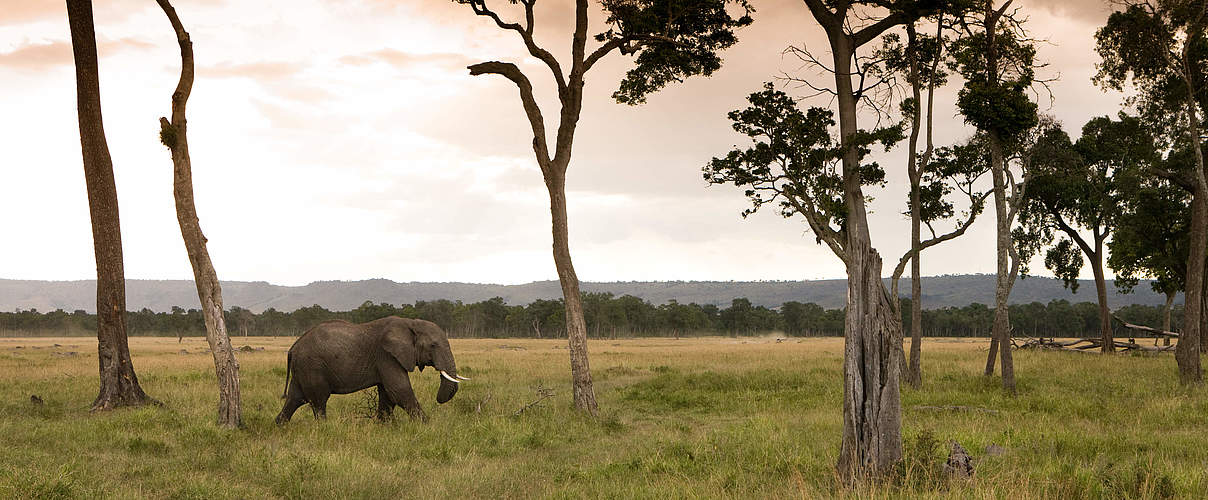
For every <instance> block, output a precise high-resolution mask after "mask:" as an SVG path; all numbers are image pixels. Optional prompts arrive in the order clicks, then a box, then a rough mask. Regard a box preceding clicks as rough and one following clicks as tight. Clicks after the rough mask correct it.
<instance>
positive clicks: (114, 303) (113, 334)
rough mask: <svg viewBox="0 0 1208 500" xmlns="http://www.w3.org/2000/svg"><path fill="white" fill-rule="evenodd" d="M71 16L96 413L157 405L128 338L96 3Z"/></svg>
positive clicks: (79, 2)
mask: <svg viewBox="0 0 1208 500" xmlns="http://www.w3.org/2000/svg"><path fill="white" fill-rule="evenodd" d="M67 18H68V22H69V24H70V28H71V47H72V53H73V56H74V60H75V70H76V102H77V111H78V113H79V122H80V150H81V152H82V155H83V159H84V179H85V182H86V185H87V190H88V212H89V215H90V216H91V218H92V246H93V251H94V253H95V254H96V274H97V280H96V292H97V293H96V310H97V335H96V336H97V359H98V361H99V364H100V390H99V391H98V392H97V397H96V400H95V401H93V403H92V411H97V410H109V409H112V408H116V407H120V406H139V405H143V404H147V403H157V402H156V401H155V400H154V399H151V398H150V397H148V396H147V395H146V393H144V392H143V389H142V387H141V386H140V385H139V383H138V376H137V375H135V373H134V364H133V362H132V361H131V359H130V346H129V343H128V341H127V339H126V280H125V269H124V266H123V261H122V230H121V222H120V219H119V216H118V203H117V185H116V183H115V182H114V178H113V159H112V158H111V157H110V156H109V145H108V144H107V143H106V141H105V128H104V125H103V123H102V119H101V87H100V78H99V75H98V73H99V71H98V68H97V55H96V33H95V31H94V28H93V18H92V2H91V1H90V0H68V1H67Z"/></svg>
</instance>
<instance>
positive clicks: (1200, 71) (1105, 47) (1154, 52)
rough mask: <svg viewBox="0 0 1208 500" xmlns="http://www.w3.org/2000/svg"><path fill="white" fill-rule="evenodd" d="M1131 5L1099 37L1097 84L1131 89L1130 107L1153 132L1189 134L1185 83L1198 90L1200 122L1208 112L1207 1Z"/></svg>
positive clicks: (1114, 16) (1171, 0) (1164, 0)
mask: <svg viewBox="0 0 1208 500" xmlns="http://www.w3.org/2000/svg"><path fill="white" fill-rule="evenodd" d="M1127 3H1128V4H1129V5H1128V7H1127V8H1125V9H1124V10H1121V11H1116V12H1113V13H1112V15H1111V16H1110V17H1108V20H1107V23H1106V24H1105V25H1104V26H1103V27H1102V28H1100V29H1099V31H1097V32H1096V33H1095V42H1096V45H1095V49H1096V51H1097V52H1098V53H1099V56H1100V57H1101V58H1102V63H1100V64H1099V66H1098V69H1099V71H1098V73H1097V74H1096V75H1095V82H1096V83H1098V84H1099V85H1101V86H1103V87H1105V88H1111V89H1116V90H1126V89H1130V90H1131V94H1132V97H1130V99H1129V102H1130V103H1131V104H1133V105H1135V106H1136V107H1137V109H1138V111H1139V112H1140V113H1141V115H1142V117H1143V118H1144V119H1145V121H1146V122H1147V124H1148V126H1149V127H1151V128H1152V129H1153V130H1154V131H1155V133H1157V132H1161V133H1164V134H1165V135H1167V136H1170V137H1177V136H1179V135H1185V134H1184V133H1183V131H1184V130H1185V124H1186V120H1185V119H1184V118H1182V117H1183V116H1185V112H1186V105H1187V96H1188V87H1187V83H1188V82H1187V79H1189V80H1190V81H1191V84H1192V85H1193V86H1194V88H1195V90H1194V93H1193V94H1192V97H1193V98H1194V100H1195V102H1197V103H1198V106H1199V108H1200V111H1199V113H1200V119H1201V120H1208V117H1205V116H1204V114H1203V113H1204V111H1205V110H1208V15H1205V13H1206V12H1208V2H1205V1H1204V0H1157V1H1154V2H1147V4H1148V5H1142V4H1139V3H1138V2H1131V1H1130V2H1127ZM1183 48H1185V49H1186V50H1185V51H1184V50H1182V49H1183ZM1184 71H1186V74H1185V75H1183V74H1181V73H1183V72H1184ZM1184 76H1186V79H1184ZM1129 84H1131V88H1130V87H1128V85H1129Z"/></svg>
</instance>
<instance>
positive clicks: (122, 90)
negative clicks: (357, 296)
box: [0, 0, 1122, 284]
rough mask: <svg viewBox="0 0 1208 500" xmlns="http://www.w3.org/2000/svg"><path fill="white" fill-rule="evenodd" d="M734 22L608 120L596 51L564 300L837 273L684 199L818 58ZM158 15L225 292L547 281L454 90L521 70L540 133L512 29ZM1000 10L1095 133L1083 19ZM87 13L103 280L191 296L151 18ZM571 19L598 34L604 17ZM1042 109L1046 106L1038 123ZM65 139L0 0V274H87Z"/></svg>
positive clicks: (546, 21)
mask: <svg viewBox="0 0 1208 500" xmlns="http://www.w3.org/2000/svg"><path fill="white" fill-rule="evenodd" d="M495 3H496V4H499V8H500V10H503V11H506V12H508V13H509V15H511V13H512V12H514V11H512V10H510V9H508V8H507V7H506V2H503V1H500V0H497V1H496V2H495ZM753 3H754V5H755V7H756V9H757V12H756V14H755V16H754V17H755V23H754V24H753V25H752V26H751V27H749V28H746V29H744V30H742V32H741V33H740V34H739V39H740V40H741V41H740V42H739V44H738V45H736V46H735V47H734V48H732V49H731V50H729V51H728V52H726V53H725V54H724V57H725V60H726V62H725V65H724V66H723V68H722V70H721V71H719V72H718V73H716V74H715V75H714V76H713V77H712V78H693V79H689V80H688V81H687V82H685V83H684V84H681V85H675V86H671V87H669V88H667V89H665V90H664V91H662V92H660V93H658V94H655V95H653V96H651V98H650V100H649V103H648V104H645V105H643V106H638V107H628V106H623V105H618V104H615V103H614V102H613V101H612V100H611V99H610V98H609V95H610V94H611V93H612V91H613V90H614V89H615V87H616V85H617V83H618V81H619V79H620V78H621V76H622V75H623V73H624V71H625V69H626V68H627V64H628V63H629V60H628V59H626V58H625V57H623V56H621V55H619V54H616V53H614V54H613V55H611V56H610V57H609V58H608V59H607V60H606V63H602V64H600V65H597V67H595V68H594V69H593V70H592V72H591V73H590V74H589V75H588V78H587V88H586V97H585V104H584V111H583V113H582V120H581V122H580V126H579V130H578V134H577V138H576V142H575V150H574V157H573V160H572V163H571V166H570V170H569V174H568V181H567V184H568V186H567V189H568V198H569V205H570V237H571V251H572V255H573V256H574V259H575V266H576V268H577V270H578V274H579V277H580V279H583V280H588V281H616V280H764V279H776V280H799V279H823V278H839V277H843V276H844V270H843V267H842V265H841V263H840V262H839V261H838V260H837V259H836V258H835V257H834V256H833V254H831V253H830V251H829V250H827V249H826V248H825V247H823V246H819V245H817V244H816V243H815V242H814V238H813V237H812V235H809V234H807V231H806V230H807V228H806V225H805V223H804V221H803V220H801V219H790V220H786V219H783V218H781V217H779V216H777V215H775V214H774V213H772V212H771V211H769V212H768V213H759V214H756V215H754V216H752V217H751V218H749V219H747V220H743V219H742V218H741V217H740V215H739V214H740V212H741V211H742V209H743V208H745V207H746V206H747V201H746V199H745V198H744V197H743V195H742V193H741V191H740V190H738V189H736V188H734V187H732V186H712V187H708V186H706V184H705V182H704V181H703V180H702V177H701V166H702V165H704V164H705V163H706V162H707V161H708V160H709V159H710V158H711V157H712V156H717V155H721V154H724V153H725V152H726V151H728V150H729V149H730V148H731V147H733V146H734V145H735V144H742V141H741V139H742V138H741V137H740V136H738V135H737V134H735V133H734V132H733V131H732V130H731V128H730V124H729V122H728V120H727V119H726V118H725V113H726V112H728V111H730V110H733V109H737V108H739V107H742V105H743V103H744V102H745V101H744V99H745V96H746V95H747V94H748V93H750V92H753V91H755V90H758V89H759V87H760V85H761V83H762V82H765V81H769V80H772V79H774V78H775V77H776V76H777V75H780V74H782V73H785V72H788V73H792V74H794V75H798V76H809V75H810V73H808V72H807V73H803V72H801V71H800V70H799V64H798V63H797V62H796V61H794V60H790V59H785V58H782V57H781V51H782V50H783V49H784V48H785V47H787V46H789V45H791V44H795V45H802V44H804V45H806V46H808V47H810V48H811V49H813V50H814V51H815V52H817V53H821V54H825V53H826V45H825V43H824V41H823V38H822V37H821V32H820V30H819V29H818V28H817V26H816V25H815V24H814V23H813V22H812V21H811V19H810V18H809V16H808V12H807V9H806V8H805V6H804V4H803V3H802V2H799V1H795V0H755V1H754V2H753ZM175 5H176V8H177V11H178V12H179V14H180V16H181V19H182V21H183V22H184V24H185V27H186V29H187V30H188V31H189V32H190V33H191V35H192V39H193V42H194V51H195V54H196V60H197V80H196V84H195V85H194V90H193V95H192V98H191V99H190V101H189V142H190V146H191V147H190V149H191V152H192V156H193V168H194V181H195V187H196V193H197V204H198V210H199V212H200V216H201V222H202V227H203V229H204V230H205V232H206V235H207V236H208V237H209V239H210V246H209V248H210V251H211V253H212V255H213V259H214V263H215V266H216V267H217V270H218V274H219V276H220V277H221V278H222V279H224V280H249V281H259V280H263V281H269V282H273V283H278V284H305V283H307V282H311V281H316V280H357V279H366V278H388V279H392V280H396V281H469V282H488V283H523V282H528V281H533V280H544V279H556V276H557V275H556V273H555V271H554V265H553V261H552V259H551V257H550V231H549V228H550V222H549V209H548V203H549V200H548V196H547V194H546V192H545V187H544V185H543V184H542V181H541V175H540V172H539V170H538V169H537V167H536V166H535V163H534V160H533V154H532V149H531V141H532V137H531V134H530V132H529V128H528V124H527V121H526V120H525V118H524V114H523V112H522V110H521V107H520V103H519V99H518V97H517V92H516V88H515V86H514V85H513V84H512V83H511V82H508V81H506V80H504V79H503V78H500V77H496V76H480V77H471V76H469V74H468V72H467V70H466V69H465V67H466V66H467V65H468V64H473V63H475V62H480V61H485V60H505V61H513V62H516V63H518V64H520V65H521V68H522V69H523V70H524V71H525V72H526V73H528V74H529V76H530V78H531V79H532V80H533V81H534V84H535V85H537V87H538V90H539V97H542V98H543V111H544V114H545V116H546V117H547V120H553V119H556V116H557V108H556V107H555V105H556V100H555V99H553V95H552V91H551V89H552V84H551V79H550V76H549V73H548V71H547V70H546V69H545V68H544V66H540V65H538V63H536V62H535V60H533V59H531V58H527V57H525V56H524V54H525V53H524V51H523V45H522V44H521V43H520V41H519V40H518V39H517V38H516V37H515V36H514V33H510V32H508V33H505V32H502V31H500V30H498V29H497V28H495V27H494V26H493V24H491V23H490V21H489V20H487V19H486V18H482V17H476V16H474V15H472V13H471V12H470V10H469V8H468V7H466V6H464V5H456V4H453V3H452V2H449V1H447V0H367V1H354V0H293V1H291V2H289V8H288V9H282V8H275V9H267V8H262V7H263V6H265V5H267V4H263V5H261V4H260V3H259V2H257V3H255V5H256V7H251V6H250V4H248V3H246V2H238V1H235V0H178V1H177V2H175ZM1022 7H1023V10H1022V12H1023V13H1024V14H1026V15H1027V16H1029V17H1030V21H1029V22H1028V26H1030V28H1031V30H1032V31H1033V33H1034V34H1035V35H1036V36H1038V37H1041V38H1047V39H1048V43H1047V44H1043V45H1041V46H1040V48H1039V54H1040V55H1039V57H1040V59H1041V60H1042V61H1044V62H1047V63H1048V64H1049V67H1048V68H1047V69H1046V70H1044V72H1043V74H1044V75H1047V76H1050V77H1055V76H1058V75H1059V76H1060V80H1059V81H1058V82H1056V83H1054V84H1053V85H1052V91H1053V94H1054V97H1055V102H1054V104H1053V106H1052V107H1051V109H1048V112H1050V113H1053V114H1055V115H1056V116H1057V117H1058V118H1059V119H1060V120H1061V121H1062V122H1063V123H1064V124H1065V126H1066V129H1067V130H1068V131H1070V132H1071V135H1075V136H1076V135H1077V133H1078V130H1080V128H1081V126H1082V124H1083V123H1085V122H1086V121H1087V120H1088V119H1090V118H1091V117H1094V116H1101V115H1114V114H1115V113H1116V112H1117V111H1118V110H1119V109H1120V102H1121V100H1122V96H1121V95H1119V94H1116V93H1105V92H1103V91H1101V90H1100V89H1099V88H1097V87H1095V86H1094V85H1093V84H1092V83H1091V81H1090V77H1091V75H1092V74H1093V73H1094V66H1095V63H1096V62H1098V60H1099V59H1098V56H1097V55H1096V54H1095V52H1094V40H1093V34H1094V31H1095V29H1096V28H1097V27H1098V26H1099V25H1101V24H1102V23H1103V22H1104V20H1105V19H1106V15H1107V7H1106V6H1105V5H1104V3H1103V2H1099V1H1086V0H1082V1H1071V2H1040V1H1036V0H1033V1H1030V2H1025V3H1023V4H1022ZM572 10H573V3H572V2H570V1H569V0H543V1H542V2H540V3H539V8H538V12H537V34H538V40H539V42H541V43H543V44H547V45H548V46H549V48H550V49H551V50H554V51H555V53H556V54H557V55H558V56H559V57H561V58H565V57H567V56H569V54H568V49H567V48H568V42H569V39H570V33H571V29H572V28H573V26H572V23H571V21H572V18H571V13H572ZM95 15H96V24H97V29H96V31H97V35H98V37H99V41H98V43H99V47H100V49H99V52H100V73H101V75H100V76H101V95H102V102H103V111H104V119H105V131H106V133H107V135H108V141H109V147H110V150H111V152H112V154H113V161H114V170H115V172H116V176H117V185H118V196H119V200H120V206H121V222H122V238H123V244H124V248H125V258H126V276H127V277H128V278H145V279H188V278H191V277H192V272H191V270H190V268H189V265H188V261H187V258H186V255H185V250H184V245H183V244H182V242H181V238H180V232H179V229H178V226H177V224H176V219H175V213H174V207H173V201H172V164H171V161H170V159H169V156H168V153H167V151H166V149H165V148H164V147H163V146H162V145H160V144H159V141H158V135H157V134H158V117H160V116H164V115H167V114H168V113H169V106H170V101H169V98H170V95H171V93H172V91H173V90H174V88H175V85H176V80H177V78H178V76H179V71H180V70H179V64H180V59H179V52H178V49H177V48H176V44H175V39H174V36H173V32H172V28H171V26H170V25H169V24H168V21H167V19H166V18H165V17H164V15H163V12H162V11H160V10H159V8H158V7H157V6H156V4H155V2H152V1H150V0H110V1H103V2H96V5H95ZM593 16H594V17H593V18H592V21H593V30H594V31H599V30H600V28H601V24H600V20H601V16H600V15H599V13H598V12H593ZM509 35H512V36H509ZM593 43H594V42H593ZM819 81H820V82H824V81H825V80H822V79H820V80H819ZM955 91H956V86H955V85H954V86H953V88H950V89H948V90H946V91H945V92H942V93H941V95H940V96H939V99H937V110H938V114H937V118H938V133H937V137H936V138H937V142H938V143H939V144H948V143H952V142H955V141H958V140H960V139H962V138H965V137H967V136H968V135H970V134H971V129H970V128H969V127H967V126H965V125H964V124H963V123H962V121H961V119H960V118H959V116H957V115H956V111H955V108H954V107H953V105H952V102H953V100H954V97H955ZM807 104H813V105H826V104H827V102H826V101H825V100H819V101H812V102H808V103H807ZM1048 107H1049V105H1048V101H1047V98H1046V99H1045V100H1044V101H1043V102H1042V103H1041V108H1042V109H1044V108H1048ZM554 126H555V125H554V124H553V123H552V122H551V123H549V124H547V127H548V128H550V129H552V128H553V127H554ZM77 127H78V124H77V122H76V112H75V86H74V73H73V70H72V60H71V45H70V37H69V32H68V27H67V16H66V10H65V7H64V4H63V2H62V0H4V7H3V8H0V176H3V177H0V224H3V232H2V233H0V234H3V239H0V278H13V279H52V280H65V279H90V278H93V277H95V267H94V266H95V261H94V260H93V254H92V242H91V233H90V228H89V217H88V205H87V197H86V192H85V189H84V176H83V169H82V166H81V158H80V148H79V134H78V128H77ZM902 158H903V155H902V154H900V152H895V153H892V154H889V155H887V156H884V157H883V158H881V162H882V165H883V166H884V167H885V168H886V170H887V171H888V173H889V175H888V178H889V183H888V186H887V187H886V189H883V190H880V189H875V190H872V191H870V192H869V194H870V195H872V196H874V197H875V201H874V202H873V203H872V204H871V206H870V208H871V210H872V211H873V213H872V215H871V224H872V232H873V242H874V244H875V245H876V247H877V248H878V249H879V250H880V251H881V253H882V255H883V256H885V259H886V266H885V273H886V274H888V273H889V272H890V271H891V270H892V267H893V264H894V263H896V261H897V259H898V257H899V256H900V255H901V254H902V252H903V251H905V250H906V249H907V248H908V246H909V234H910V231H909V221H908V220H907V219H906V218H904V217H903V216H902V215H900V213H901V212H902V211H903V209H904V200H905V197H906V191H907V187H906V186H907V184H906V183H905V167H904V164H903V160H902ZM992 218H993V217H992V212H990V213H989V214H988V216H986V217H983V218H982V220H979V221H978V222H977V223H976V224H975V226H974V228H973V229H971V230H970V231H969V233H968V234H967V236H965V237H964V238H962V239H960V240H957V241H955V242H952V243H947V244H945V245H943V246H941V247H938V248H937V249H935V250H931V251H928V252H927V253H926V254H924V260H923V274H924V275H935V274H954V273H992V272H993V271H994V248H993V220H992ZM1034 267H1035V268H1038V270H1042V268H1043V265H1036V266H1034ZM1087 272H1088V273H1089V270H1088V271H1087Z"/></svg>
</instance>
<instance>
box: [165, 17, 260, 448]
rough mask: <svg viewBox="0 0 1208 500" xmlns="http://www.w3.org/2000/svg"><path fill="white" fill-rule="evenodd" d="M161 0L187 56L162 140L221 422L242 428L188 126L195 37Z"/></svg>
mask: <svg viewBox="0 0 1208 500" xmlns="http://www.w3.org/2000/svg"><path fill="white" fill-rule="evenodd" d="M156 1H157V2H159V6H160V7H161V8H163V10H164V13H165V14H166V15H167V16H168V20H169V21H170V22H171V23H172V29H173V30H175V32H176V41H177V43H179V45H180V57H181V71H180V82H179V84H178V85H177V87H176V92H174V93H173V94H172V120H171V121H168V119H167V118H160V119H159V120H160V139H161V140H162V141H163V143H164V145H165V146H167V147H168V149H169V150H171V152H172V166H173V176H172V178H173V179H172V186H173V189H172V191H173V194H174V195H175V198H176V221H177V222H178V223H179V225H180V234H181V236H182V237H183V238H184V243H185V250H186V251H187V252H188V254H189V264H191V265H192V266H193V281H194V283H195V284H196V285H197V296H198V298H199V299H201V312H202V315H203V317H204V318H205V325H206V341H207V342H209V344H210V352H211V353H212V354H213V355H214V372H215V374H216V375H217V378H218V425H219V426H220V427H226V428H238V427H240V426H241V425H242V419H241V412H240V394H239V362H238V361H236V360H235V350H234V349H233V348H231V339H230V337H229V336H228V335H227V329H226V320H225V319H224V318H223V315H222V287H221V285H219V283H218V274H217V273H216V272H215V271H214V263H213V262H211V261H210V252H209V251H208V250H206V237H205V235H204V234H202V232H201V222H200V221H199V220H198V218H197V207H196V205H195V203H194V202H193V166H192V161H191V160H190V158H189V141H188V137H187V130H188V125H187V123H186V120H185V105H186V104H187V103H188V100H189V94H190V93H191V92H192V90H193V42H192V41H191V40H190V39H189V33H188V32H186V31H185V28H184V26H183V25H182V24H181V22H180V18H179V17H177V15H176V9H173V8H172V5H171V4H170V3H168V0H156Z"/></svg>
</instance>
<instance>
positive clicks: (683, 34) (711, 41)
mask: <svg viewBox="0 0 1208 500" xmlns="http://www.w3.org/2000/svg"><path fill="white" fill-rule="evenodd" d="M600 3H601V5H602V6H603V7H604V11H605V12H606V13H607V15H608V18H607V23H608V26H609V28H608V30H607V31H604V32H603V33H600V34H598V35H596V40H597V41H600V42H606V43H607V42H617V43H621V44H622V45H621V51H622V53H624V54H630V55H633V54H636V58H635V66H634V68H633V69H630V70H629V72H628V73H626V75H625V79H624V80H622V81H621V84H620V87H619V88H618V89H617V91H616V92H615V93H613V95H612V97H613V98H614V99H616V100H617V102H620V103H624V104H631V105H632V104H641V103H644V102H646V96H647V95H649V94H651V93H654V92H656V91H658V90H659V89H661V88H663V87H665V86H666V85H667V84H669V83H672V82H681V81H683V80H684V79H685V78H688V77H690V76H696V75H703V76H710V75H712V74H713V72H714V71H717V70H718V69H720V68H721V63H722V61H721V57H720V56H719V55H718V52H720V51H722V50H725V49H727V48H729V47H731V46H732V45H734V44H735V43H737V42H738V38H737V37H736V36H735V34H734V30H736V29H738V28H741V27H744V26H747V25H749V24H751V13H752V12H754V9H753V8H752V7H751V4H750V3H749V2H748V1H747V0H602V1H601V2H600ZM727 7H730V8H733V9H736V10H738V11H741V15H739V16H737V17H735V16H733V15H731V14H730V11H729V10H728V9H727Z"/></svg>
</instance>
